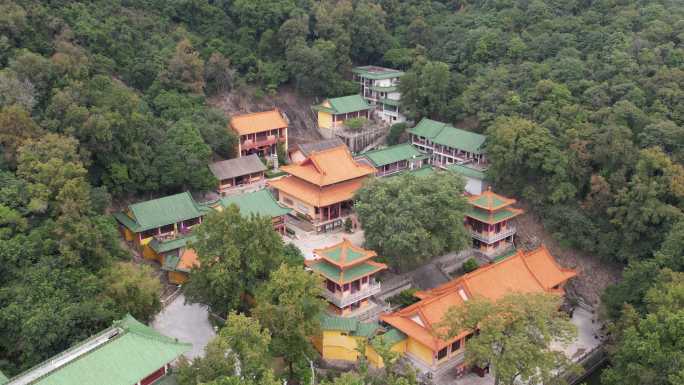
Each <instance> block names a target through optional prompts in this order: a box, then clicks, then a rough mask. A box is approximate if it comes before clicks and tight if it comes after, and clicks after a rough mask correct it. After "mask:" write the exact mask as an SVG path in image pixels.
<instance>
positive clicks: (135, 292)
mask: <svg viewBox="0 0 684 385" xmlns="http://www.w3.org/2000/svg"><path fill="white" fill-rule="evenodd" d="M103 280H104V283H105V290H104V295H105V296H106V297H107V298H109V299H111V300H112V301H114V303H115V304H116V307H117V308H118V309H121V310H122V311H124V312H126V313H130V314H131V315H132V316H133V317H135V318H136V319H138V320H140V321H149V320H150V319H152V317H154V315H155V314H157V312H159V310H160V309H161V302H160V301H159V293H161V283H160V282H159V278H158V277H157V276H156V275H155V273H154V270H153V269H152V268H151V267H150V266H147V265H138V264H135V263H132V262H118V263H115V264H113V265H112V266H111V267H109V268H108V269H107V270H105V273H104V279H103Z"/></svg>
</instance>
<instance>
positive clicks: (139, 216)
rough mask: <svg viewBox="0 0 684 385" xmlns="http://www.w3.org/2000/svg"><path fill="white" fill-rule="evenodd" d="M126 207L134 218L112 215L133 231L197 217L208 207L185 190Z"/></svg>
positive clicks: (124, 215) (120, 214) (122, 214)
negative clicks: (196, 200)
mask: <svg viewBox="0 0 684 385" xmlns="http://www.w3.org/2000/svg"><path fill="white" fill-rule="evenodd" d="M128 209H129V210H130V211H131V213H132V214H133V216H134V217H135V219H133V218H130V217H128V215H126V214H125V213H117V214H115V215H114V217H115V218H116V219H117V220H118V221H119V222H121V224H122V225H124V226H126V227H128V228H129V229H130V230H131V231H133V232H135V233H138V232H141V231H145V230H149V229H154V228H157V227H161V226H166V225H170V224H172V223H177V222H180V221H185V220H188V219H193V218H198V217H200V216H202V215H204V214H205V213H206V212H207V211H208V208H206V207H204V206H202V205H200V204H198V203H197V202H195V200H194V199H192V196H191V195H190V193H189V192H187V191H186V192H184V193H180V194H176V195H170V196H166V197H163V198H158V199H153V200H149V201H145V202H139V203H135V204H132V205H130V206H128Z"/></svg>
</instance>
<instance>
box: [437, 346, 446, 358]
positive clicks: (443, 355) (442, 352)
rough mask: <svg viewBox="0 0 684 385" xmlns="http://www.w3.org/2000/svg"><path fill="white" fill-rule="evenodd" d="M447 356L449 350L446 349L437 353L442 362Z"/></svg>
mask: <svg viewBox="0 0 684 385" xmlns="http://www.w3.org/2000/svg"><path fill="white" fill-rule="evenodd" d="M446 355H447V348H444V349H442V350H440V351H438V352H437V359H438V360H441V359H443V358H444V357H446Z"/></svg>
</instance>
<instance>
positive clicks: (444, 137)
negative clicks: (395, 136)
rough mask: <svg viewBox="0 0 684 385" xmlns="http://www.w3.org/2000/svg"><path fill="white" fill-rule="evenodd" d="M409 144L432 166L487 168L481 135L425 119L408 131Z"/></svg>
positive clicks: (483, 139) (483, 140)
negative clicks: (425, 156)
mask: <svg viewBox="0 0 684 385" xmlns="http://www.w3.org/2000/svg"><path fill="white" fill-rule="evenodd" d="M409 133H410V134H411V144H413V145H414V146H416V147H417V148H418V149H420V150H422V151H425V152H427V153H428V154H430V156H431V158H432V164H434V165H436V166H447V165H450V164H454V163H456V164H468V165H469V166H470V167H475V168H484V167H486V164H487V157H486V155H485V148H484V145H485V139H486V137H485V136H484V135H480V134H477V133H474V132H470V131H466V130H462V129H460V128H456V127H454V126H452V125H450V124H446V123H442V122H438V121H435V120H431V119H427V118H424V119H422V120H421V121H420V122H419V123H418V124H417V125H416V126H415V127H413V128H411V129H410V130H409Z"/></svg>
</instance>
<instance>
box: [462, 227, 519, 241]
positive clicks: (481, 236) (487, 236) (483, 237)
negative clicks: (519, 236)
mask: <svg viewBox="0 0 684 385" xmlns="http://www.w3.org/2000/svg"><path fill="white" fill-rule="evenodd" d="M515 231H516V228H515V226H508V227H507V228H506V229H504V230H502V231H500V232H498V233H479V232H477V231H474V230H470V235H471V236H472V237H473V238H475V239H477V240H478V241H482V242H484V243H494V242H497V241H500V240H502V239H505V238H508V237H510V236H511V235H513V234H515Z"/></svg>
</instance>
